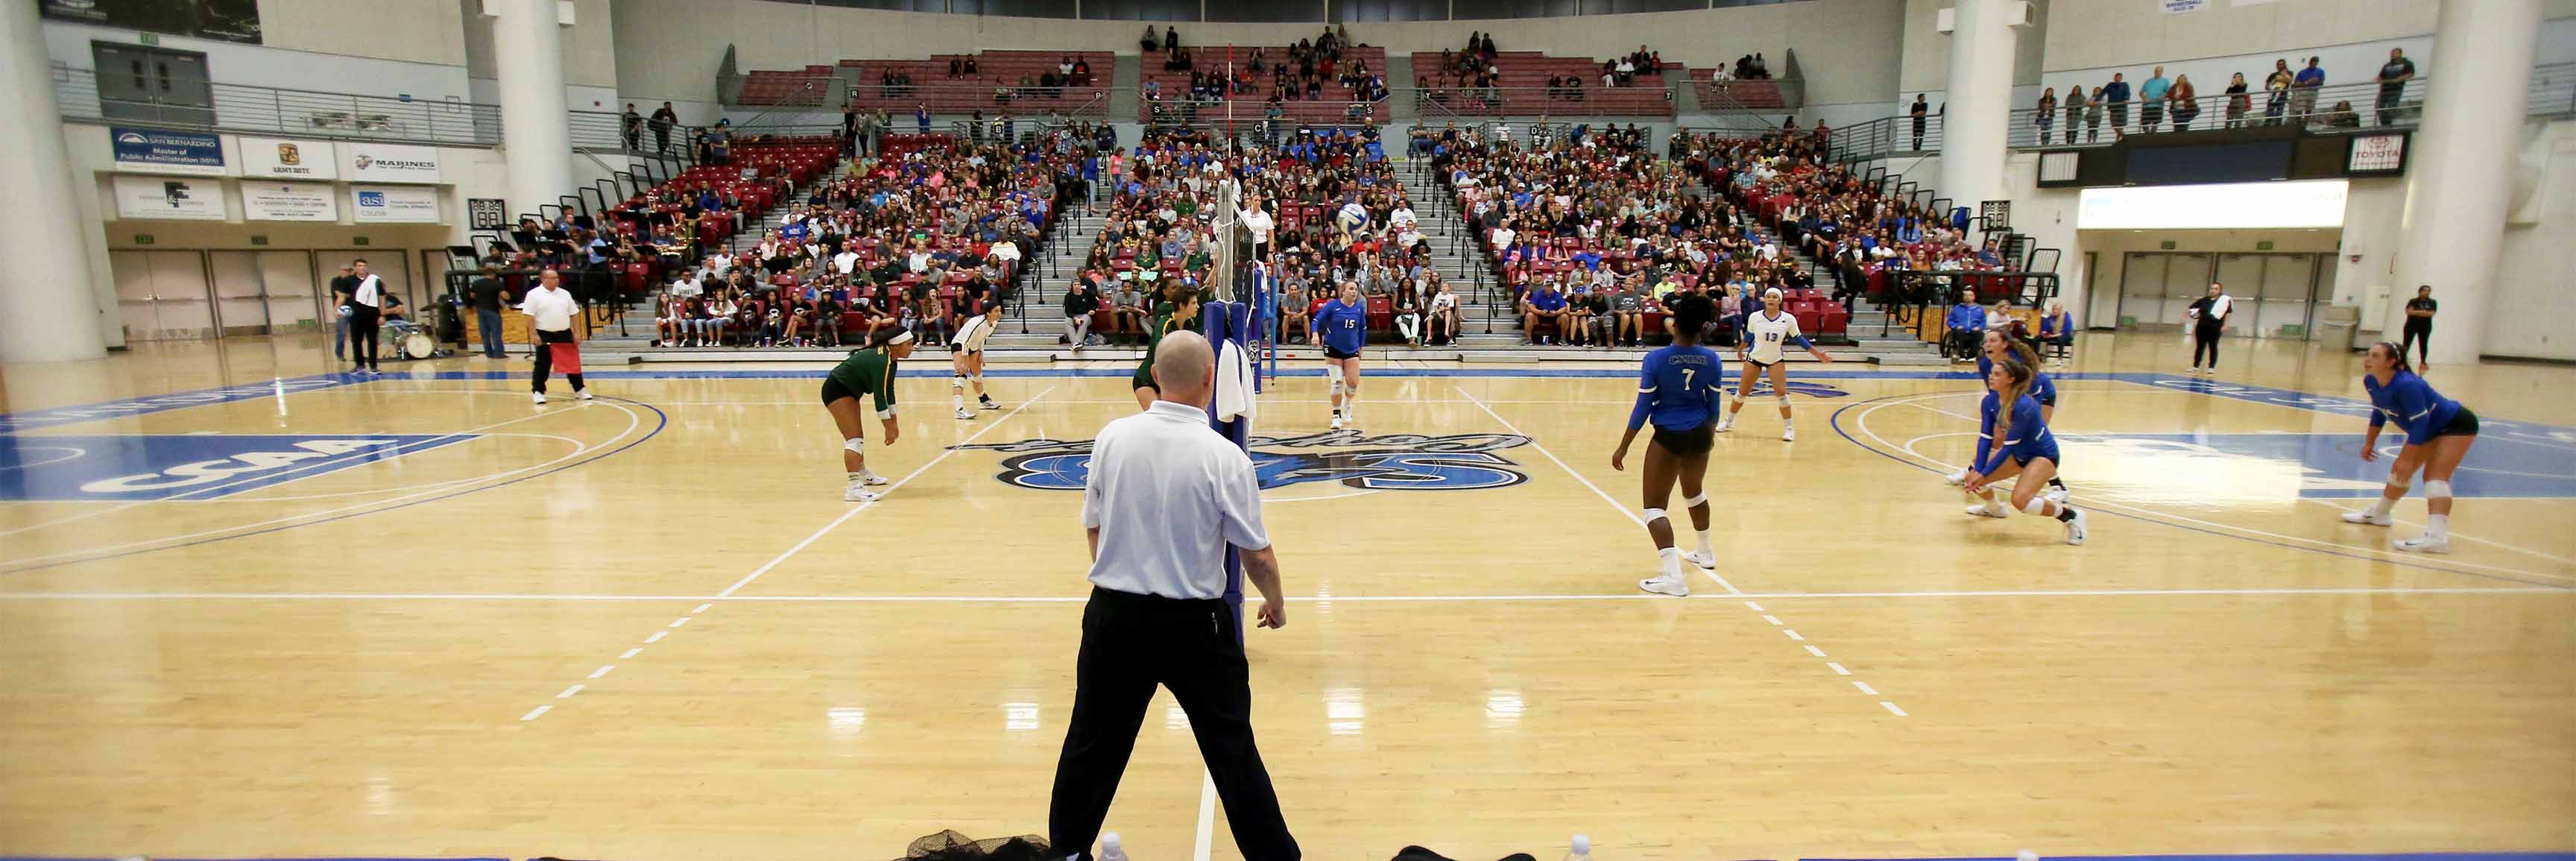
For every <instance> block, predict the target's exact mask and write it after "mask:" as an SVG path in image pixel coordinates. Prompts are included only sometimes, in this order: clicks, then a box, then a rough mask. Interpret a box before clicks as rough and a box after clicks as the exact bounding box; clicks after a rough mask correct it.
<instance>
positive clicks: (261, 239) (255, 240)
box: [250, 236, 268, 245]
mask: <svg viewBox="0 0 2576 861" xmlns="http://www.w3.org/2000/svg"><path fill="white" fill-rule="evenodd" d="M250 244H252V245H267V244H268V237H265V236H253V237H251V238H250Z"/></svg>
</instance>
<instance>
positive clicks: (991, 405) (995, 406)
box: [983, 401, 1002, 410]
mask: <svg viewBox="0 0 2576 861" xmlns="http://www.w3.org/2000/svg"><path fill="white" fill-rule="evenodd" d="M983 404H984V408H985V409H988V410H998V409H1001V408H1002V405H1001V404H998V403H994V402H992V401H984V402H983Z"/></svg>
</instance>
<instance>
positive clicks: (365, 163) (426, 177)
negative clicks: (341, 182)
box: [340, 142, 439, 185]
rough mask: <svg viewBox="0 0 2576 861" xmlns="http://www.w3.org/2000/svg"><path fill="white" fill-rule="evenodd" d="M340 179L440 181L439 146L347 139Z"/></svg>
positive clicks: (342, 153) (354, 180)
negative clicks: (401, 144)
mask: <svg viewBox="0 0 2576 861" xmlns="http://www.w3.org/2000/svg"><path fill="white" fill-rule="evenodd" d="M340 178H342V179H346V180H348V181H350V182H417V183H426V184H433V185H434V184H436V183H437V182H438V181H439V180H438V148H437V147H426V146H399V145H396V144H380V143H356V142H343V143H341V144H340Z"/></svg>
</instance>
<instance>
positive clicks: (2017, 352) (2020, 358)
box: [2004, 335, 2039, 368]
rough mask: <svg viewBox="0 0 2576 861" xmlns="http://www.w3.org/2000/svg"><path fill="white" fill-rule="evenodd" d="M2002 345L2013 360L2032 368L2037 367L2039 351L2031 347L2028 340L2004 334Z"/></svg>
mask: <svg viewBox="0 0 2576 861" xmlns="http://www.w3.org/2000/svg"><path fill="white" fill-rule="evenodd" d="M2004 346H2005V347H2006V352H2009V353H2011V354H2012V358H2013V360H2014V361H2017V362H2020V363H2022V364H2024V365H2028V366H2030V367H2034V368H2036V367H2039V351H2038V350H2035V349H2032V348H2031V346H2030V342H2029V341H2024V340H2022V339H2020V338H2015V337H2012V336H2010V335H2006V336H2004Z"/></svg>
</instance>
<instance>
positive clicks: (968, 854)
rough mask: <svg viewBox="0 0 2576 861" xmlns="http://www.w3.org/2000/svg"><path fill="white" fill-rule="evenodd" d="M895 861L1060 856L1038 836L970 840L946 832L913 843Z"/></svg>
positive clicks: (1046, 860)
mask: <svg viewBox="0 0 2576 861" xmlns="http://www.w3.org/2000/svg"><path fill="white" fill-rule="evenodd" d="M895 861H1056V856H1055V855H1054V853H1051V852H1048V851H1047V842H1046V839H1045V838H1043V837H1039V836H1037V835H1035V834H1031V835H1027V836H1022V837H993V838H988V839H984V840H969V839H967V837H966V835H963V834H959V833H957V832H955V831H942V832H939V833H937V834H933V835H930V836H928V837H924V838H921V839H919V840H915V841H912V846H910V847H909V848H907V849H905V850H904V854H903V857H902V858H898V859H895Z"/></svg>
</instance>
